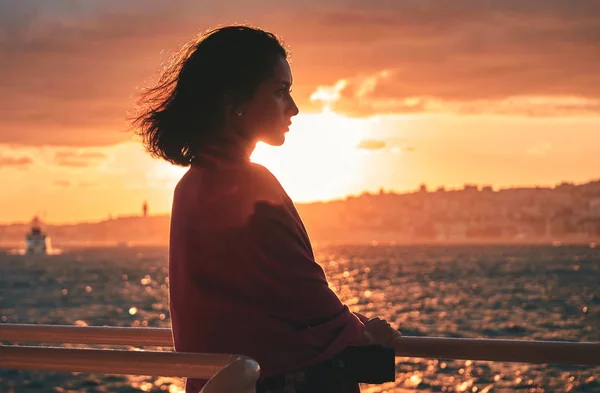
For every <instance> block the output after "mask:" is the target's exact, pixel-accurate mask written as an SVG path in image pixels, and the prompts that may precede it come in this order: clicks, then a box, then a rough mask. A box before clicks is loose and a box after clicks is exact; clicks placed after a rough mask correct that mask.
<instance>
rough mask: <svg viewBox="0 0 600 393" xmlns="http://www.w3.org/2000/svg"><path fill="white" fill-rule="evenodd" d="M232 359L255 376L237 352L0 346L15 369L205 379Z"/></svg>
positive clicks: (2, 360)
mask: <svg viewBox="0 0 600 393" xmlns="http://www.w3.org/2000/svg"><path fill="white" fill-rule="evenodd" d="M234 363H242V366H243V369H244V370H246V371H248V373H246V375H249V376H250V377H252V376H253V375H256V378H258V375H259V371H260V368H259V366H258V363H257V362H256V361H254V360H253V359H250V358H247V357H244V356H240V355H229V354H200V353H185V352H163V351H131V350H119V349H83V348H54V347H19V346H12V345H6V346H0V367H2V368H8V369H18V370H46V371H59V372H82V373H101V374H121V375H124V374H128V375H150V376H163V377H188V378H202V379H209V378H211V377H212V376H213V375H214V374H216V373H217V372H219V371H220V370H221V369H223V368H224V367H227V366H230V365H232V364H234Z"/></svg>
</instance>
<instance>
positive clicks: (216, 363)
mask: <svg viewBox="0 0 600 393" xmlns="http://www.w3.org/2000/svg"><path fill="white" fill-rule="evenodd" d="M0 341H9V342H37V343H63V344H90V345H94V344H105V345H123V346H133V347H138V346H152V347H169V348H172V345H173V343H172V337H171V330H170V329H166V328H122V327H93V326H57V325H24V324H0ZM393 346H394V349H395V352H396V356H403V357H419V358H439V359H467V360H490V361H503V362H526V363H549V364H550V363H554V364H571V365H600V343H595V342H563V341H524V340H492V339H465V338H440V337H399V338H397V339H395V340H394V343H393ZM0 367H2V368H15V369H38V370H53V371H79V372H90V373H109V374H138V375H155V376H158V375H160V376H173V377H190V378H204V379H208V378H211V379H210V382H209V383H208V384H207V385H206V387H205V389H203V392H204V393H205V392H208V391H210V392H219V391H229V392H253V391H254V385H255V383H256V381H257V379H258V376H259V370H260V369H259V366H258V364H257V363H256V361H254V360H252V359H250V358H248V357H245V356H241V355H226V354H196V353H181V352H172V351H147V350H144V351H139V350H135V351H132V350H115V349H82V348H52V347H50V348H49V347H23V346H13V345H9V346H0ZM234 385H235V386H234Z"/></svg>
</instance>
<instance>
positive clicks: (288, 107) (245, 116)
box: [237, 56, 298, 146]
mask: <svg viewBox="0 0 600 393" xmlns="http://www.w3.org/2000/svg"><path fill="white" fill-rule="evenodd" d="M291 86H292V71H291V69H290V65H289V64H288V62H287V60H286V59H285V58H284V57H283V56H281V57H280V58H279V60H278V61H277V62H276V64H275V67H274V69H273V73H272V75H271V77H270V78H269V79H267V80H265V81H263V82H261V83H260V84H259V85H258V87H257V89H256V92H255V93H254V96H253V97H252V98H251V99H250V101H248V102H246V103H244V104H243V105H242V106H241V107H240V109H241V112H238V113H237V117H238V121H239V125H240V126H241V127H242V129H243V130H244V131H245V133H247V135H250V136H252V138H253V139H256V140H257V141H261V142H265V143H267V144H269V145H271V146H281V145H283V143H284V142H285V134H286V133H287V132H288V131H289V126H290V125H291V124H292V120H291V119H292V117H293V116H296V115H297V114H298V107H297V106H296V103H295V102H294V99H293V98H292V96H291V94H290V93H291ZM240 113H241V115H240Z"/></svg>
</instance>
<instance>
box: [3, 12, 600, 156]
mask: <svg viewBox="0 0 600 393" xmlns="http://www.w3.org/2000/svg"><path fill="white" fill-rule="evenodd" d="M32 4H33V5H32ZM0 7H1V8H0V58H1V59H2V61H1V62H0V103H1V104H2V105H0V129H1V130H2V132H1V133H0V143H13V144H26V145H65V146H101V145H110V144H114V143H117V142H120V141H124V140H129V139H131V136H130V134H128V133H127V132H125V131H126V130H127V121H126V120H127V116H128V112H129V111H130V110H131V109H132V107H133V105H134V103H135V99H136V96H137V94H138V92H139V88H140V87H141V86H144V85H146V84H147V83H148V82H150V81H151V80H152V79H153V78H154V77H155V72H156V70H157V69H158V68H159V65H160V63H161V62H162V61H164V60H166V59H167V57H168V52H169V51H171V50H173V49H176V47H177V46H178V45H180V44H181V43H182V42H184V41H186V40H187V39H189V38H190V37H191V36H192V35H193V34H195V33H196V32H198V31H201V30H204V29H206V28H209V27H211V26H214V25H216V24H219V23H233V22H246V21H249V22H252V23H254V24H256V25H259V26H261V27H264V28H267V29H269V30H272V31H274V32H276V33H278V34H280V35H281V36H283V37H284V39H285V41H286V42H287V43H288V44H289V45H290V46H291V49H292V61H293V69H294V74H295V81H296V82H295V84H296V86H295V87H294V92H295V93H294V95H295V98H296V99H297V101H298V103H299V105H300V107H301V110H303V111H305V112H307V111H310V110H318V109H320V108H321V106H322V103H321V102H318V101H311V100H310V96H311V94H312V93H313V92H315V90H317V88H318V86H332V85H334V84H335V83H336V82H337V81H339V80H341V79H346V80H348V81H349V83H348V85H347V87H346V88H345V89H344V90H343V91H341V94H342V97H341V99H340V100H339V102H337V103H336V104H335V106H334V107H335V109H337V110H339V111H341V112H343V113H346V114H351V115H355V116H368V115H371V114H379V113H398V112H419V111H429V110H432V109H435V108H434V107H435V106H436V105H440V104H444V105H445V106H447V107H451V108H452V109H453V110H456V111H459V112H463V113H473V112H475V113H479V112H481V111H484V112H487V111H494V110H495V109H494V108H495V106H496V104H498V103H502V102H505V101H506V100H511V99H513V98H514V97H529V96H534V97H556V98H560V97H573V98H577V99H580V101H579V103H578V104H577V105H575V106H573V105H572V103H571V104H569V103H568V101H564V102H563V103H559V101H555V102H554V104H553V105H550V106H546V107H544V109H543V110H541V109H539V106H538V107H537V109H536V110H534V111H533V112H535V113H536V115H542V116H546V115H552V114H554V113H557V112H555V111H558V112H561V113H563V114H574V115H578V114H581V113H594V114H597V113H598V104H597V101H598V100H600V73H599V72H597V68H598V64H600V2H599V1H597V0H580V1H577V2H569V1H563V0H531V1H522V0H485V1H483V0H455V1H445V0H433V1H421V0H393V1H392V0H381V1H377V2H364V1H359V0H344V1H342V0H337V1H333V0H332V1H330V2H327V3H326V4H325V3H323V2H318V1H316V0H307V1H306V2H302V3H292V2H289V3H277V7H274V4H273V2H271V1H267V0H263V1H256V2H252V4H251V5H250V4H249V3H246V2H242V1H241V0H239V1H238V2H234V3H233V4H232V3H231V2H228V3H220V2H216V1H206V2H193V1H191V0H190V1H188V0H185V1H178V2H174V3H167V2H163V1H158V0H148V1H141V0H134V1H128V2H122V1H116V0H108V1H100V0H96V1H86V2H73V1H67V0H56V1H53V2H46V3H42V2H36V3H32V2H18V1H8V2H7V1H3V2H1V3H0ZM165 51H166V52H165ZM382 70H385V71H387V72H389V75H388V77H387V78H386V79H385V80H383V79H381V80H379V81H378V83H376V86H375V87H373V88H372V89H371V90H369V91H368V92H364V93H362V94H361V95H357V94H356V93H357V90H356V87H357V86H360V85H361V82H360V81H362V80H365V79H368V78H372V77H373V76H374V75H379V73H380V72H381V71H382ZM565 103H566V104H565ZM565 105H566V107H565ZM522 106H523V105H522ZM525 106H527V105H525ZM500 107H501V110H500V111H499V112H501V113H504V112H509V113H510V112H511V110H510V108H509V107H508V106H506V105H504V104H501V105H500ZM529 111H530V109H528V108H522V109H519V110H518V111H517V112H518V113H522V112H524V113H527V112H529Z"/></svg>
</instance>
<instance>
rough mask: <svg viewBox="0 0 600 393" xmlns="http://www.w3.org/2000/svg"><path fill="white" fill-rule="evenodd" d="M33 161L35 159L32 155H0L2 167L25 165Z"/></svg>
mask: <svg viewBox="0 0 600 393" xmlns="http://www.w3.org/2000/svg"><path fill="white" fill-rule="evenodd" d="M31 163H33V160H32V159H31V158H30V157H25V156H20V157H11V156H2V155H0V168H3V167H24V166H28V165H30V164H31Z"/></svg>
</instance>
